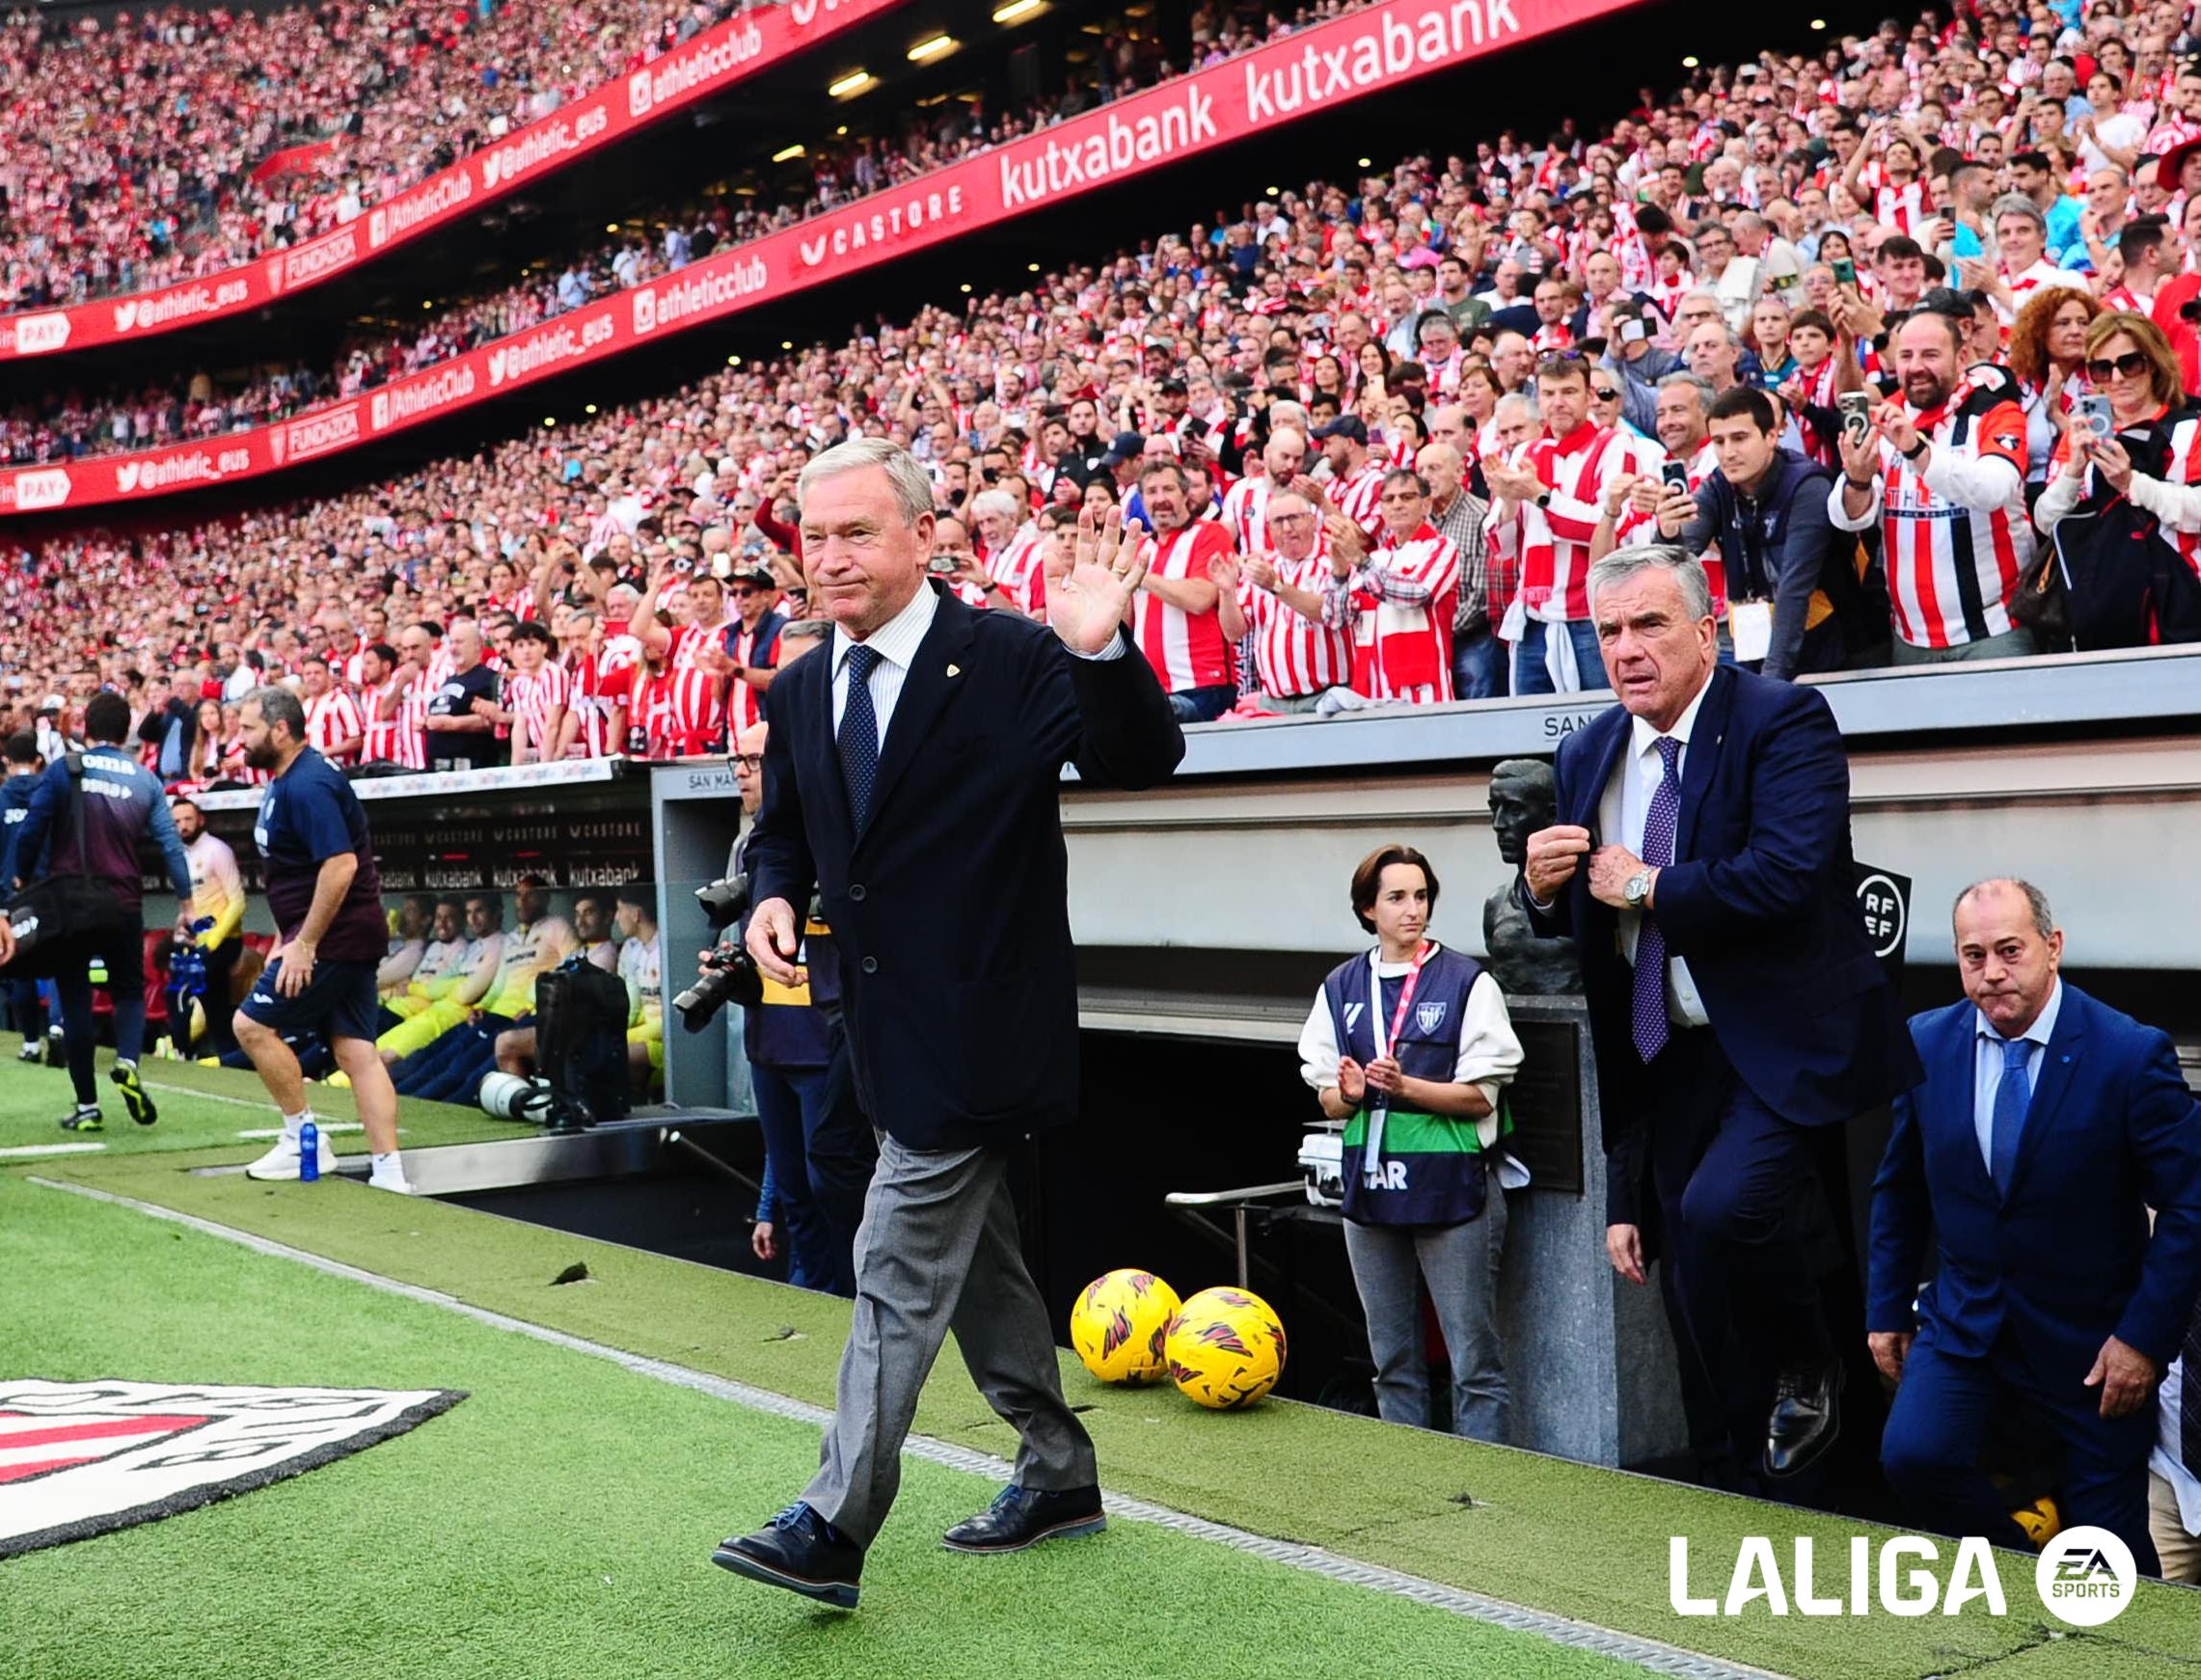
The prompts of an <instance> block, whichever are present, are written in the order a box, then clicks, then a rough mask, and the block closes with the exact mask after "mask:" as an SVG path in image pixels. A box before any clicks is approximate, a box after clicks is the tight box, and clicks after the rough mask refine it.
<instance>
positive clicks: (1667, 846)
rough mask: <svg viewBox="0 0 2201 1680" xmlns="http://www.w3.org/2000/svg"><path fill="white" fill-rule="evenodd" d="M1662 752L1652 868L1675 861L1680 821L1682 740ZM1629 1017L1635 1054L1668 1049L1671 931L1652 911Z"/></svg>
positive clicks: (1667, 741)
mask: <svg viewBox="0 0 2201 1680" xmlns="http://www.w3.org/2000/svg"><path fill="white" fill-rule="evenodd" d="M1658 755H1659V758H1660V759H1661V760H1662V761H1663V767H1664V773H1663V774H1662V775H1660V777H1659V780H1658V786H1657V788H1656V789H1655V790H1653V792H1652V794H1651V799H1650V809H1649V810H1648V811H1646V812H1645V813H1644V865H1645V867H1647V868H1651V869H1665V868H1666V867H1668V866H1669V865H1670V864H1671V863H1672V862H1673V835H1674V830H1675V828H1676V827H1677V826H1679V824H1680V819H1681V778H1680V776H1679V775H1677V774H1676V773H1675V770H1676V767H1677V766H1678V765H1679V763H1680V761H1681V743H1680V742H1679V741H1677V740H1675V739H1674V738H1673V737H1672V736H1671V735H1662V736H1660V737H1659V740H1658ZM1629 1016H1630V1021H1629V1025H1630V1026H1631V1028H1632V1029H1633V1035H1632V1036H1633V1037H1634V1039H1635V1041H1636V1054H1637V1055H1639V1056H1641V1057H1642V1058H1643V1059H1644V1061H1646V1062H1648V1061H1650V1060H1651V1059H1652V1058H1653V1057H1655V1056H1656V1055H1657V1054H1658V1053H1659V1051H1661V1050H1663V1049H1665V1048H1666V1041H1667V1039H1668V1037H1669V1036H1670V1033H1671V1029H1670V1028H1669V1026H1668V1024H1667V1018H1666V934H1665V932H1664V931H1663V930H1662V929H1661V928H1660V927H1659V925H1658V917H1656V916H1655V915H1653V914H1651V912H1650V911H1648V910H1645V911H1644V920H1643V926H1642V928H1641V929H1640V930H1638V932H1637V935H1636V978H1635V994H1634V997H1633V998H1632V1000H1631V1007H1630V1010H1629Z"/></svg>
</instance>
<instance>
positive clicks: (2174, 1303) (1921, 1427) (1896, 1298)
mask: <svg viewBox="0 0 2201 1680" xmlns="http://www.w3.org/2000/svg"><path fill="white" fill-rule="evenodd" d="M1954 920H1955V924H1956V958H1957V969H1958V972H1959V974H1960V975H1961V976H1962V978H1963V981H1964V989H1965V996H1966V999H1967V1001H1965V1002H1963V1003H1957V1004H1951V1005H1949V1006H1948V1007H1947V1008H1946V1009H1938V1010H1930V1011H1928V1012H1927V1013H1926V1014H1924V1015H1921V1016H1914V1017H1913V1019H1912V1021H1911V1036H1912V1038H1913V1039H1914V1040H1916V1043H1917V1046H1918V1054H1919V1056H1920V1057H1921V1058H1922V1059H1923V1060H1924V1062H1925V1076H1924V1078H1923V1080H1922V1081H1921V1082H1920V1083H1919V1085H1918V1086H1917V1088H1916V1089H1915V1090H1913V1091H1911V1092H1909V1093H1908V1094H1906V1095H1905V1096H1904V1097H1901V1098H1900V1099H1898V1100H1897V1102H1896V1104H1895V1129H1894V1132H1893V1134H1892V1135H1891V1136H1890V1137H1889V1140H1888V1153H1887V1155H1886V1156H1885V1157H1884V1158H1883V1159H1882V1161H1881V1163H1880V1173H1879V1176H1878V1178H1877V1179H1875V1180H1874V1182H1873V1200H1872V1266H1871V1277H1870V1282H1869V1286H1868V1289H1867V1297H1868V1298H1867V1301H1866V1308H1865V1312H1866V1316H1865V1326H1866V1330H1867V1332H1868V1334H1869V1337H1870V1341H1871V1344H1872V1356H1873V1359H1874V1360H1875V1361H1876V1362H1877V1363H1878V1365H1879V1366H1880V1368H1881V1370H1882V1372H1883V1373H1884V1374H1886V1375H1887V1376H1888V1377H1889V1380H1891V1381H1893V1382H1894V1383H1895V1384H1896V1385H1897V1386H1896V1389H1895V1403H1894V1406H1893V1407H1892V1409H1891V1410H1890V1411H1889V1416H1888V1429H1887V1432H1886V1434H1885V1435H1884V1436H1883V1437H1882V1439H1881V1449H1880V1456H1881V1463H1882V1465H1883V1466H1884V1467H1885V1468H1886V1470H1887V1472H1888V1479H1889V1482H1891V1483H1892V1484H1893V1485H1894V1488H1895V1491H1896V1492H1897V1493H1898V1494H1899V1495H1901V1496H1902V1498H1903V1500H1904V1501H1905V1503H1906V1504H1909V1505H1910V1506H1911V1508H1912V1509H1913V1510H1914V1511H1915V1512H1916V1514H1917V1516H1918V1518H1919V1520H1920V1521H1921V1522H1922V1523H1924V1524H1925V1525H1926V1526H1927V1527H1929V1528H1932V1529H1935V1530H1937V1531H1942V1532H1945V1533H1951V1534H1984V1535H1986V1536H1987V1537H1988V1538H1989V1539H1991V1540H1993V1541H1994V1542H1996V1543H1997V1545H2004V1546H2014V1547H2020V1548H2024V1547H2025V1546H2026V1544H2027V1542H2026V1540H2025V1538H2024V1533H2023V1532H2022V1531H2020V1529H2019V1528H2018V1525H2017V1524H2016V1523H2015V1522H2013V1521H2012V1520H2011V1517H2010V1502H2009V1500H2008V1498H2007V1497H2005V1496H2002V1495H1998V1494H1997V1492H1996V1491H1995V1489H1994V1487H1993V1486H1992V1485H1991V1484H1990V1483H1989V1481H1988V1478H1987V1476H1986V1474H1985V1472H1984V1471H1983V1470H1982V1469H1981V1466H1980V1462H1979V1458H1980V1443H1981V1442H1982V1441H1983V1440H1984V1439H1985V1438H1986V1436H1987V1434H1988V1424H1989V1423H1990V1421H1991V1418H1992V1415H1993V1411H1994V1407H1995V1403H1996V1401H1997V1397H1998V1396H1999V1395H2005V1394H2014V1395H2018V1396H2020V1397H2022V1398H2023V1399H2024V1400H2026V1401H2028V1402H2030V1404H2031V1406H2032V1407H2033V1409H2034V1411H2035V1412H2036V1413H2038V1414H2039V1416H2040V1417H2041V1418H2042V1419H2043V1420H2045V1422H2046V1423H2047V1424H2048V1426H2049V1427H2050V1428H2051V1429H2052V1431H2053V1432H2054V1434H2055V1436H2056V1437H2057V1439H2058V1440H2059V1441H2060V1442H2061V1443H2062V1446H2063V1456H2064V1461H2063V1478H2062V1483H2061V1500H2062V1510H2063V1518H2064V1521H2065V1522H2066V1523H2067V1524H2075V1525H2076V1524H2087V1525H2091V1526H2093V1527H2097V1528H2103V1529H2107V1530H2108V1531H2110V1532H2111V1533H2113V1534H2115V1535H2117V1536H2118V1537H2119V1538H2120V1539H2122V1540H2123V1541H2124V1542H2125V1543H2126V1544H2127V1545H2128V1546H2130V1547H2131V1548H2132V1549H2133V1559H2134V1560H2135V1561H2136V1562H2137V1563H2138V1565H2139V1567H2140V1569H2141V1570H2142V1571H2143V1572H2144V1573H2146V1574H2150V1575H2153V1574H2156V1573H2158V1569H2157V1562H2156V1551H2155V1546H2154V1543H2153V1542H2152V1541H2151V1540H2150V1539H2149V1537H2148V1480H2147V1462H2148V1451H2149V1449H2150V1448H2151V1447H2152V1446H2153V1445H2154V1443H2155V1439H2156V1423H2155V1391H2156V1385H2157V1384H2158V1383H2159V1382H2160V1381H2161V1380H2162V1373H2163V1369H2164V1368H2165V1367H2166V1366H2167V1365H2168V1364H2169V1363H2170V1362H2171V1361H2172V1360H2173V1359H2175V1358H2177V1357H2178V1350H2179V1342H2180V1340H2181V1338H2182V1337H2183V1336H2184V1334H2185V1331H2186V1325H2187V1318H2188V1315H2189V1314H2191V1313H2192V1311H2193V1304H2194V1298H2195V1295H2196V1293H2197V1292H2201V1109H2197V1108H2196V1106H2195V1103H2194V1100H2193V1097H2192V1096H2191V1094H2190V1093H2188V1092H2187V1089H2186V1081H2185V1079H2184V1078H2183V1077H2182V1076H2181V1075H2180V1073H2179V1069H2178V1056H2177V1052H2176V1051H2175V1050H2173V1049H2172V1047H2171V1043H2170V1040H2169V1039H2168V1038H2167V1037H2165V1036H2164V1035H2163V1034H2161V1033H2160V1032H2158V1031H2157V1030H2156V1029H2155V1028H2153V1027H2147V1026H2142V1025H2141V1024H2140V1023H2139V1022H2138V1021H2135V1020H2133V1018H2132V1017H2131V1016H2127V1015H2121V1014H2119V1013H2118V1012H2117V1011H2116V1010H2113V1009H2110V1008H2109V1007H2108V1006H2107V1005H2106V1004H2102V1003H2098V1002H2096V1001H2095V1000H2094V999H2093V998H2091V997H2089V996H2087V995H2086V993H2085V992H2083V991H2081V990H2079V988H2077V987H2076V986H2071V985H2067V984H2066V983H2065V982H2064V981H2063V980H2061V979H2060V978H2059V977H2058V975H2057V972H2056V970H2057V968H2058V966H2059V965H2060V963H2061V962H2062V958H2063V934H2062V933H2061V931H2060V930H2058V929H2057V928H2056V926H2055V922H2054V919H2053V918H2052V916H2051V915H2050V913H2049V905H2048V900H2047V898H2046V897H2045V896H2043V894H2042V893H2041V891H2040V889H2039V888H2038V887H2036V886H2033V885H2032V884H2030V883H2029V882H2026V881H1981V882H1980V883H1979V884H1977V885H1976V886H1970V887H1967V888H1966V889H1965V890H1964V892H1963V893H1962V894H1960V895H1959V896H1958V898H1957V901H1956V911H1955V917H1954ZM2150 1207H2152V1208H2154V1209H2155V1223H2154V1230H2153V1233H2152V1234H2151V1233H2150V1230H2149V1223H2148V1209H2149V1208H2150ZM1929 1229H1931V1230H1932V1231H1933V1232H1934V1233H1935V1252H1936V1255H1937V1257H1938V1259H1939V1260H1940V1268H1939V1271H1938V1273H1937V1275H1936V1276H1935V1278H1934V1280H1933V1281H1932V1282H1931V1283H1930V1284H1928V1285H1927V1286H1926V1287H1925V1288H1924V1289H1923V1290H1921V1289H1920V1288H1919V1287H1918V1280H1919V1277H1920V1274H1921V1273H1922V1271H1923V1270H1924V1262H1925V1259H1926V1233H1927V1232H1928V1230H1929ZM1914 1304H1915V1306H1916V1317H1914ZM1914 1325H1916V1330H1915V1331H1914Z"/></svg>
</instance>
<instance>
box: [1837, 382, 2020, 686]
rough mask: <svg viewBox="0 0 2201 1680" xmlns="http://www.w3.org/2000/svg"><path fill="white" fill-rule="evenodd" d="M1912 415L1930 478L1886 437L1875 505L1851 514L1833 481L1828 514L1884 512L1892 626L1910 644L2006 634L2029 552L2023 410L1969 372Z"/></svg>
mask: <svg viewBox="0 0 2201 1680" xmlns="http://www.w3.org/2000/svg"><path fill="white" fill-rule="evenodd" d="M1913 420H1914V423H1915V424H1916V426H1917V428H1918V433H1919V435H1920V436H1921V437H1923V438H1925V439H1926V440H1927V442H1928V443H1929V444H1930V445H1931V448H1930V450H1929V452H1928V453H1927V455H1926V456H1925V470H1926V473H1927V474H1931V476H1932V479H1933V482H1932V483H1928V482H1927V479H1926V478H1925V477H1923V476H1921V475H1920V474H1919V473H1918V472H1917V470H1916V468H1914V467H1913V466H1912V464H1911V463H1910V462H1908V461H1906V460H1904V459H1903V457H1902V456H1901V455H1900V454H1899V453H1897V451H1896V448H1895V446H1894V444H1893V443H1892V442H1891V441H1890V440H1889V439H1887V438H1882V439H1881V440H1880V476H1879V479H1878V480H1877V482H1876V483H1875V485H1874V487H1873V505H1872V506H1871V507H1869V508H1868V509H1867V510H1866V512H1865V515H1864V517H1863V518H1861V519H1851V518H1850V517H1849V516H1848V514H1847V513H1846V512H1845V511H1844V509H1843V506H1842V487H1841V484H1840V482H1839V480H1837V481H1836V482H1835V485H1834V489H1833V491H1832V492H1831V493H1830V496H1829V499H1828V513H1829V517H1830V518H1831V519H1832V520H1833V522H1834V525H1835V526H1836V527H1837V528H1840V529H1843V530H1861V529H1863V528H1865V527H1866V526H1868V525H1870V524H1871V523H1872V521H1873V519H1874V518H1876V517H1877V518H1879V519H1880V521H1881V528H1882V547H1881V553H1882V555H1883V556H1884V560H1885V563H1886V565H1887V568H1888V592H1889V596H1890V598H1891V599H1892V600H1893V602H1894V608H1895V634H1896V635H1897V636H1899V637H1902V638H1903V639H1904V641H1906V642H1907V643H1909V644H1910V645H1911V646H1913V647H1960V646H1963V645H1964V644H1966V643H1968V642H1974V641H1984V640H1986V639H1987V638H1988V637H1993V636H2000V635H2002V634H2003V633H2004V632H2005V631H2007V630H2009V629H2010V628H2011V619H2010V605H2009V604H2010V597H2011V596H2012V595H2013V594H2015V593H2016V592H2017V587H2018V579H2019V576H2020V574H2022V573H2023V572H2024V569H2025V567H2026V566H2027V565H2028V564H2029V563H2030V562H2031V560H2032V557H2033V528H2032V522H2031V521H2030V520H2028V519H2027V518H2026V517H2025V460H2026V449H2025V416H2024V410H2022V409H2021V408H2020V407H2019V406H2018V404H2017V403H2016V402H2014V401H2011V400H2009V399H2008V398H2002V399H1999V400H1997V397H1996V395H1995V393H1993V392H1991V391H1990V392H1979V391H1974V390H1973V389H1972V386H1971V383H1970V380H1969V379H1967V380H1966V381H1964V382H1963V383H1961V384H1959V385H1958V387H1957V389H1956V390H1955V391H1954V392H1952V393H1950V395H1949V399H1948V401H1947V402H1945V403H1943V405H1942V406H1941V407H1940V408H1938V409H1932V410H1929V411H1928V412H1926V413H1924V414H1920V415H1916V416H1914V417H1913ZM1937 486H1938V488H1937Z"/></svg>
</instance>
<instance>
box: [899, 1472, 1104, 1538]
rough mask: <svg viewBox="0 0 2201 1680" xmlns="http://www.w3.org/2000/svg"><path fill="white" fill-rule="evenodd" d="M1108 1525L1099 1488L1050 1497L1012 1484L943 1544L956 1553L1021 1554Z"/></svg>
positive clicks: (1035, 1490) (957, 1528) (1036, 1489)
mask: <svg viewBox="0 0 2201 1680" xmlns="http://www.w3.org/2000/svg"><path fill="white" fill-rule="evenodd" d="M1107 1526H1108V1519H1107V1517H1106V1516H1105V1515H1103V1514H1102V1513H1101V1490H1100V1489H1099V1488H1097V1487H1078V1488H1072V1489H1071V1490H1070V1491H1068V1492H1067V1493H1047V1492H1046V1491H1044V1490H1042V1489H1039V1488H1030V1487H1018V1486H1016V1485H1015V1484H1013V1483H1012V1484H1011V1485H1010V1486H1008V1487H1005V1488H1003V1489H1002V1490H1001V1491H1000V1493H999V1494H998V1495H997V1496H995V1498H994V1501H993V1504H992V1505H990V1506H989V1507H988V1508H987V1509H985V1510H983V1511H981V1512H980V1513H979V1514H978V1515H977V1516H975V1517H972V1518H971V1519H970V1520H969V1521H968V1522H966V1523H958V1524H956V1526H955V1527H954V1528H952V1529H950V1530H949V1531H947V1532H946V1533H944V1534H942V1535H941V1536H940V1544H941V1545H943V1546H945V1547H946V1548H947V1549H948V1550H949V1551H951V1552H1021V1551H1022V1550H1023V1549H1024V1548H1025V1547H1027V1546H1037V1545H1038V1544H1039V1543H1040V1542H1041V1541H1042V1540H1061V1539H1068V1538H1070V1537H1071V1536H1072V1535H1075V1534H1098V1533H1099V1532H1100V1531H1101V1530H1102V1529H1105V1528H1106V1527H1107Z"/></svg>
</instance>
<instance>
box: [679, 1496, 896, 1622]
mask: <svg viewBox="0 0 2201 1680" xmlns="http://www.w3.org/2000/svg"><path fill="white" fill-rule="evenodd" d="M711 1561H712V1562H714V1563H716V1564H717V1565H718V1566H719V1567H720V1568H721V1569H731V1570H732V1571H733V1572H734V1573H735V1574H736V1575H746V1576H747V1577H748V1578H749V1579H750V1580H751V1581H761V1582H763V1583H764V1584H765V1585H767V1586H784V1587H785V1588H786V1589H787V1590H788V1591H789V1592H800V1593H801V1594H802V1596H803V1597H804V1598H814V1599H816V1600H818V1602H819V1603H821V1604H829V1605H831V1606H833V1608H834V1609H836V1610H854V1609H856V1584H857V1579H858V1577H860V1576H861V1575H862V1574H863V1548H862V1547H861V1546H858V1545H857V1544H856V1542H855V1541H853V1540H848V1539H844V1538H843V1537H842V1536H841V1535H840V1534H838V1533H836V1532H834V1531H833V1526H832V1525H831V1524H830V1523H829V1522H827V1521H826V1519H825V1518H824V1517H821V1516H820V1515H818V1513H817V1512H816V1511H814V1510H812V1509H811V1508H810V1507H809V1506H808V1505H806V1504H802V1502H801V1501H800V1500H798V1501H797V1502H796V1503H795V1504H791V1505H789V1506H788V1507H787V1508H786V1509H785V1510H783V1511H781V1512H780V1513H779V1515H777V1516H776V1517H774V1518H773V1519H772V1527H771V1528H769V1529H760V1530H758V1531H756V1532H755V1533H753V1534H741V1535H737V1536H736V1537H735V1538H733V1539H730V1540H721V1541H720V1542H719V1549H718V1550H717V1551H715V1552H713V1553H712V1554H711Z"/></svg>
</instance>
